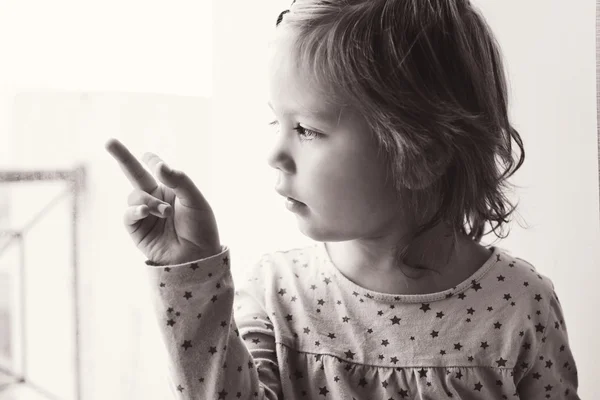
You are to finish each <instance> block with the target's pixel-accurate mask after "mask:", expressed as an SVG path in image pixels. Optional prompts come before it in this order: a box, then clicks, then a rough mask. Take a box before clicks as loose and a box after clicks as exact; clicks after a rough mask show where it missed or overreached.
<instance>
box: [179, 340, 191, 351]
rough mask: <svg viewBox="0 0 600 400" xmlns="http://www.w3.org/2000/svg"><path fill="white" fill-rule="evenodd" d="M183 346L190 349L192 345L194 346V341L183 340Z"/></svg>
mask: <svg viewBox="0 0 600 400" xmlns="http://www.w3.org/2000/svg"><path fill="white" fill-rule="evenodd" d="M181 347H183V348H184V349H186V350H187V349H189V348H190V347H192V341H191V340H185V341H184V342H183V344H182V345H181Z"/></svg>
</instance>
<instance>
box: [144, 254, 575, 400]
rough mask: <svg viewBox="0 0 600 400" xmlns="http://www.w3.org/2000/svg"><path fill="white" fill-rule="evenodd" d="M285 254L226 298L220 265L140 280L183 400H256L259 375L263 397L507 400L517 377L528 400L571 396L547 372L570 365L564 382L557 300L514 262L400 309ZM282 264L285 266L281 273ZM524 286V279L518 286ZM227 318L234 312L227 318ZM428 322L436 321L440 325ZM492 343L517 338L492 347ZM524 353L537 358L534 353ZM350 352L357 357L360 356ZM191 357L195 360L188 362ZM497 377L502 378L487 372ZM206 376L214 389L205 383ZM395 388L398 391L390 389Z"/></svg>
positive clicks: (565, 358) (308, 260)
mask: <svg viewBox="0 0 600 400" xmlns="http://www.w3.org/2000/svg"><path fill="white" fill-rule="evenodd" d="M286 254H287V253H279V255H278V256H277V258H274V257H271V256H270V255H269V256H266V257H265V258H264V259H261V263H260V265H258V266H257V267H256V269H254V270H252V271H248V272H250V275H249V279H247V280H245V279H244V280H242V281H240V282H239V285H236V287H235V289H236V291H235V292H234V291H233V290H231V289H232V288H233V286H232V279H231V276H229V275H227V274H228V272H227V271H223V268H222V260H223V259H224V257H218V258H217V259H216V260H215V259H214V258H213V259H212V260H211V261H210V262H205V261H199V262H196V263H189V264H187V265H185V266H184V267H180V266H177V268H173V269H172V270H171V272H170V275H169V276H168V277H169V279H168V280H166V279H165V278H166V277H167V275H165V271H164V267H161V268H155V269H154V270H153V271H157V272H151V273H153V274H155V277H156V280H155V281H154V282H155V283H154V285H152V286H151V289H152V290H153V293H155V295H156V296H160V300H161V303H160V304H165V305H168V306H169V308H168V309H167V312H164V311H163V312H161V313H160V314H161V315H160V322H161V323H160V328H161V329H162V330H163V331H164V332H165V333H167V335H166V336H165V337H167V338H172V339H169V340H167V345H168V348H169V352H170V355H171V357H173V359H174V361H175V364H174V365H176V374H177V375H178V378H177V379H176V380H175V382H176V385H177V383H181V385H179V386H181V388H182V389H183V387H184V386H185V397H186V398H202V397H207V396H208V397H211V398H213V399H219V400H220V399H224V400H230V399H233V398H239V399H245V398H256V399H258V398H259V392H257V391H255V389H254V390H253V389H251V388H253V387H259V386H256V382H255V379H256V376H260V378H261V380H262V379H265V381H264V382H261V383H264V384H265V389H266V388H267V387H269V388H270V387H273V388H278V390H280V392H281V396H282V397H286V398H287V397H290V398H304V399H307V400H308V399H312V398H320V399H324V400H327V398H329V399H333V398H334V397H339V395H338V393H352V392H353V391H355V393H356V394H355V396H357V397H356V399H358V400H360V399H361V398H364V400H374V399H388V400H391V399H393V400H400V399H402V400H406V399H409V398H413V397H414V396H415V393H418V392H419V390H421V391H423V393H427V396H429V397H431V398H436V399H437V398H440V399H442V398H458V397H465V398H466V397H469V396H468V394H469V393H470V394H471V396H470V397H478V395H479V397H481V396H484V397H486V398H488V397H489V398H498V399H500V398H506V399H508V398H509V396H510V395H509V393H505V392H501V391H500V390H502V389H505V388H507V387H509V386H508V384H510V383H511V382H513V380H514V379H517V377H518V378H519V379H521V381H522V382H524V383H526V384H527V385H531V388H530V389H529V390H530V392H529V393H544V394H547V395H548V397H549V398H555V397H561V395H562V394H563V393H565V392H567V391H568V390H571V391H573V388H572V387H571V386H568V385H569V383H564V382H569V379H571V378H569V376H567V375H564V374H562V372H559V371H567V369H570V372H569V373H570V374H571V376H573V375H574V373H573V371H574V370H575V369H574V364H573V361H572V359H571V358H570V356H571V355H570V353H569V347H568V343H567V342H566V340H565V339H562V340H560V341H557V337H562V336H561V335H564V332H566V327H565V326H563V322H562V319H561V315H560V313H558V314H556V315H548V314H547V310H550V312H556V311H555V310H556V308H553V307H549V306H550V304H549V303H550V302H551V301H552V302H554V303H556V302H557V299H555V298H554V296H555V295H556V294H555V293H553V292H552V291H551V290H548V291H546V289H547V287H546V286H545V285H546V281H544V282H539V283H538V282H537V280H536V281H533V279H532V278H531V277H532V276H534V275H529V273H530V272H524V269H523V268H522V264H519V263H515V268H514V269H513V270H510V269H508V264H509V261H502V263H501V264H498V265H495V266H494V265H492V266H491V267H490V272H489V273H487V274H484V275H481V277H480V278H479V279H478V280H472V279H469V281H468V282H469V283H470V285H468V287H467V289H463V292H462V293H456V287H455V288H453V289H452V290H448V291H447V292H446V293H444V294H443V295H441V296H439V295H437V294H436V295H435V296H429V295H423V296H422V298H419V300H417V301H416V302H415V301H414V300H409V301H405V298H407V297H410V296H395V295H394V296H388V295H384V296H377V297H376V298H375V297H374V296H373V295H371V294H370V293H365V292H364V291H362V290H360V289H358V288H356V286H355V288H354V289H353V288H352V286H349V287H348V285H346V286H344V285H343V284H342V283H343V280H344V278H343V277H342V278H341V279H342V280H338V279H331V278H333V276H332V275H330V273H332V272H333V273H335V274H337V272H336V271H335V270H333V269H331V265H329V266H324V265H319V262H329V260H328V259H327V258H324V257H321V256H320V255H319V257H321V258H319V257H313V254H312V253H311V254H308V253H307V255H306V256H299V254H300V252H298V251H291V252H290V253H289V255H286ZM503 258H504V257H503ZM292 259H293V260H295V261H294V262H293V266H292V268H286V267H289V266H290V265H291V264H292ZM228 262H229V261H228ZM284 263H285V264H284ZM194 264H195V265H194ZM303 267H304V268H310V270H303V269H302V268H303ZM517 267H519V268H517ZM494 269H495V271H494ZM203 271H205V272H203ZM217 271H223V272H219V273H217ZM300 271H302V273H300ZM527 271H528V270H527ZM212 273H214V275H215V276H214V277H212ZM534 274H535V273H534ZM217 275H218V276H217ZM315 277H316V278H315ZM528 279H532V282H533V283H532V284H530V285H526V284H524V283H523V282H527V280H528ZM160 283H162V284H163V285H160V287H159V284H160ZM183 283H185V285H183ZM236 283H238V282H236ZM461 287H463V288H464V287H465V285H461ZM471 289H472V290H473V291H472V292H470V291H469V290H471ZM516 289H519V290H516ZM292 292H293V293H292ZM478 292H482V293H481V294H479V293H478ZM469 293H471V294H472V295H469ZM475 293H477V295H476V294H475ZM513 295H514V296H513ZM517 295H518V296H517ZM536 295H538V297H536ZM234 297H235V301H234V305H233V306H232V305H231V304H232V303H231V301H230V300H233V299H234ZM415 298H417V297H415ZM325 299H327V300H325ZM482 299H485V300H483V301H481V300H482ZM516 302H519V307H516ZM509 304H510V305H511V307H508V305H509ZM475 307H477V308H475ZM165 308H166V307H165ZM230 308H231V310H230ZM163 310H164V309H163ZM176 310H178V311H176ZM232 310H236V315H235V320H234V318H233V314H232V313H231V312H232ZM485 310H487V311H485ZM428 311H432V313H431V316H430V315H429V314H427V313H428ZM349 314H351V315H353V317H350V315H349ZM465 314H467V315H465ZM475 314H477V317H475ZM528 314H529V318H526V317H528ZM201 318H202V319H201ZM465 318H466V321H467V322H469V321H470V323H469V324H467V323H465ZM545 321H548V322H547V323H546V322H545ZM400 322H402V324H401V323H400ZM439 322H444V324H443V327H442V326H440V325H441V324H440V323H439ZM542 324H546V325H547V326H544V325H542ZM175 325H176V326H177V328H174V326H175ZM394 325H398V327H395V326H394ZM238 326H239V327H240V329H239V330H238V329H237V327H238ZM265 327H266V328H265ZM552 327H553V328H554V329H552ZM515 328H516V329H515ZM400 330H402V333H400V332H399V331H400ZM234 332H235V333H236V334H235V335H234V334H233V333H234ZM242 333H243V337H244V339H242V336H241V335H242ZM535 333H537V335H536V334H535ZM503 335H512V336H511V337H513V339H517V340H512V341H509V342H506V346H505V345H502V346H500V345H499V341H500V340H502V338H501V336H503ZM275 337H277V338H283V339H284V341H286V343H285V346H279V345H278V344H277V342H274V341H273V338H275ZM356 337H358V338H359V341H358V342H357V341H356ZM196 338H202V339H201V342H197V340H200V339H196ZM188 339H191V340H188ZM525 340H527V341H525ZM236 341H239V343H240V344H241V347H240V345H239V344H237V342H236ZM429 341H431V342H429ZM462 342H465V345H463V344H462ZM198 343H200V344H198ZM433 343H435V345H434V346H431V344H433ZM502 343H504V342H502ZM544 343H547V344H546V345H543V346H542V344H544ZM227 345H230V346H229V347H230V348H232V350H231V351H227V350H226V349H227V347H228V346H227ZM221 349H223V350H221ZM344 349H346V350H344ZM358 349H360V350H358ZM488 349H489V350H488ZM534 349H535V350H536V351H537V349H540V352H539V353H535V355H534V353H533V352H534ZM190 350H191V351H190ZM246 350H247V351H248V352H246ZM354 350H357V351H360V357H358V353H357V352H354ZM204 352H207V353H204ZM259 352H261V353H259ZM338 353H339V354H338ZM202 354H204V356H202ZM336 354H337V356H336ZM472 354H473V355H475V356H477V362H476V363H475V362H474V359H475V357H474V356H473V355H472ZM213 355H214V356H215V357H212V356H213ZM256 355H259V356H258V357H257V358H254V357H256ZM505 355H506V356H507V357H506V359H505V358H504V356H505ZM191 357H194V360H195V361H194V365H198V368H193V369H187V368H186V370H185V371H184V370H183V369H182V366H183V365H190V362H191ZM198 357H199V358H200V359H204V361H202V362H200V363H198V361H197V360H198ZM254 360H256V363H255V361H254ZM281 360H289V361H290V362H289V363H281ZM408 360H412V361H408ZM432 360H433V361H432ZM467 360H468V361H469V363H467ZM509 360H511V361H509ZM512 360H517V361H512ZM401 361H402V362H401ZM246 362H247V364H246ZM410 362H414V363H415V364H413V365H411V364H410ZM511 363H514V365H513V364H511ZM315 364H316V365H315ZM228 365H229V367H228ZM246 365H247V367H246ZM415 365H418V366H415ZM421 365H423V366H421ZM425 365H429V367H428V368H425ZM490 367H491V368H490ZM466 368H468V371H469V374H465V370H466ZM252 369H254V370H255V371H252ZM500 369H504V372H502V374H500V373H499V372H497V371H499V370H500ZM385 371H392V373H393V376H394V379H390V375H387V376H385V375H383V373H384V372H385ZM257 372H258V373H259V374H258V375H257V374H256V373H257ZM385 373H386V374H387V372H385ZM217 374H218V375H219V376H222V377H223V378H224V380H223V381H221V382H227V384H226V387H224V386H220V385H221V384H218V383H217V382H216V381H214V378H213V377H214V376H217ZM378 374H380V375H378ZM412 374H414V375H413V377H412V379H410V376H411V375H412ZM450 374H451V375H450ZM535 374H538V375H539V378H537V379H536V376H538V375H535ZM446 375H447V376H446ZM203 376H204V377H207V378H206V381H204V380H203V379H204V378H202V377H203ZM378 376H381V379H377V377H378ZM415 376H416V379H415ZM209 377H210V378H209ZM198 378H200V379H198ZM384 378H387V379H385V380H384ZM396 378H397V379H396ZM273 379H280V380H281V382H277V383H276V382H275V381H273ZM375 379H377V380H375ZM447 379H451V380H455V383H456V385H457V386H454V387H455V388H457V389H454V388H453V387H452V386H445V385H444V384H442V383H441V382H444V380H447ZM285 380H287V382H285ZM309 382H310V383H309ZM402 382H405V384H407V385H409V386H408V387H403V386H401V384H402ZM184 383H185V385H184ZM271 384H273V386H266V385H271ZM217 385H219V386H217ZM250 385H252V386H250ZM331 385H334V386H335V389H334V390H333V391H330V389H329V387H330V386H331ZM458 385H460V387H461V389H462V390H464V392H465V394H464V395H462V396H458V394H457V393H458V392H455V391H454V390H458V387H459V386H458ZM533 385H537V386H533ZM511 387H512V386H511ZM261 391H262V389H261ZM359 393H360V395H359ZM265 394H266V391H265ZM260 395H261V396H263V394H262V393H261V394H260ZM519 395H520V398H525V397H527V396H524V394H523V393H517V394H516V395H515V396H513V397H514V398H516V397H519ZM182 397H183V395H182ZM564 397H567V396H564ZM349 398H352V396H351V395H350V396H349Z"/></svg>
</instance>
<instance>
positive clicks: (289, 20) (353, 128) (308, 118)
mask: <svg viewBox="0 0 600 400" xmlns="http://www.w3.org/2000/svg"><path fill="white" fill-rule="evenodd" d="M277 25H278V27H277V33H276V40H275V42H274V53H273V54H274V56H273V58H272V62H273V64H272V65H273V66H274V68H273V72H272V74H271V76H270V79H271V91H270V96H271V103H272V104H273V106H274V110H275V111H276V113H277V116H278V120H279V124H280V128H281V132H282V134H281V135H280V136H279V137H278V143H277V146H278V147H277V148H276V151H275V152H274V153H273V155H272V157H271V165H272V166H274V167H275V168H279V169H280V170H281V171H282V172H283V173H282V174H280V175H281V176H282V177H281V179H280V180H281V182H280V186H281V188H280V189H281V190H282V191H283V192H285V194H286V195H289V196H291V197H294V195H297V196H299V197H298V199H299V200H300V201H303V202H306V203H307V207H308V208H305V209H304V211H306V212H308V211H311V210H312V211H314V213H315V214H316V217H318V216H319V211H322V215H321V216H323V220H322V222H323V225H322V226H320V227H318V228H315V226H313V228H315V229H316V230H314V231H313V232H312V234H311V232H306V233H308V234H309V235H310V236H313V237H314V238H316V239H318V240H329V241H336V240H348V239H350V238H356V237H357V235H359V236H360V234H361V233H362V234H366V233H373V232H369V230H370V229H375V226H376V225H378V224H384V222H385V221H390V220H392V221H393V223H397V222H400V221H401V222H402V223H404V224H405V225H406V226H411V227H413V228H416V227H421V229H419V230H418V231H419V233H420V232H422V231H424V230H426V229H428V228H431V227H433V226H436V225H439V223H442V222H443V223H446V224H448V226H450V227H451V228H452V229H453V230H454V231H455V233H464V234H466V235H467V236H469V237H471V238H472V239H474V240H476V241H479V240H480V239H481V236H482V235H483V233H484V232H483V230H484V225H485V224H486V223H488V224H490V226H491V227H492V230H494V231H496V230H497V229H498V228H500V227H501V226H502V224H503V223H504V222H507V218H508V217H509V215H510V214H511V213H512V212H513V211H514V208H515V207H514V206H512V204H511V203H510V202H509V200H508V199H507V197H506V196H505V194H504V193H503V190H504V189H505V188H506V187H507V186H508V183H507V182H506V179H507V178H509V177H510V176H511V175H512V174H513V173H514V172H516V170H517V169H518V168H519V167H520V166H521V164H522V162H523V161H524V149H523V145H522V141H521V138H520V136H519V133H518V132H517V131H516V130H515V129H514V128H513V127H512V126H511V124H510V122H509V118H508V105H507V100H508V99H507V88H506V78H505V72H504V68H503V65H502V60H501V53H500V49H499V45H498V44H497V43H496V41H495V39H494V37H493V35H492V33H491V30H490V28H489V27H488V25H487V24H486V22H485V20H484V18H483V17H482V16H481V15H480V13H479V12H478V11H477V10H475V9H474V8H473V7H472V6H471V4H470V3H469V2H468V1H467V0H329V1H326V0H298V1H295V2H294V4H293V5H292V7H291V8H290V10H289V12H285V13H282V15H280V17H279V19H278V21H277ZM300 103H303V104H300ZM307 108H308V109H309V110H307ZM287 111H293V112H294V113H295V114H289V115H288V114H284V113H286V112H287ZM310 111H320V112H328V113H329V114H334V115H329V118H328V119H322V118H321V119H319V117H318V116H316V114H315V113H310ZM280 117H281V118H280ZM337 122H339V126H338V125H337ZM295 128H296V129H297V130H298V129H300V130H302V129H303V128H313V130H319V131H321V132H322V133H324V135H323V136H321V137H316V138H313V139H312V140H311V141H310V142H307V143H302V144H299V143H300V142H299V141H298V140H297V139H293V138H294V136H292V134H297V133H295V132H294V129H295ZM309 134H310V133H309ZM512 139H514V140H515V142H516V144H517V145H518V147H519V148H520V153H521V154H520V158H519V159H518V160H515V159H514V158H513V154H512V146H511V140H512ZM361 149H362V151H359V150H361ZM496 157H498V160H497V158H496ZM287 191H304V192H303V193H289V192H287ZM323 191H325V196H324V195H323ZM330 191H331V192H336V191H337V193H338V195H334V194H333V193H329V192H330ZM303 196H305V197H304V199H305V200H303ZM309 200H310V202H309ZM332 201H333V204H332V203H331V202H332ZM311 203H312V204H311ZM299 210H300V211H302V209H299ZM326 214H327V215H329V217H328V218H325V215H326ZM392 215H394V216H395V217H394V218H392V219H390V217H391V216H392ZM400 215H401V216H400ZM300 217H306V216H300ZM301 220H302V218H301ZM336 221H337V222H336ZM312 222H314V221H312ZM325 222H335V223H336V224H338V225H336V229H337V228H340V227H341V228H340V229H338V230H337V231H338V233H339V232H341V233H339V234H338V235H337V236H336V234H335V232H333V228H331V231H327V229H326V228H325V227H324V226H325V225H324V224H325ZM305 223H308V222H306V221H305ZM384 225H385V224H384ZM467 227H468V228H467ZM361 229H362V230H363V232H361ZM413 233H414V232H413ZM334 236H335V237H334Z"/></svg>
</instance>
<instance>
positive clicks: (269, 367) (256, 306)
mask: <svg viewBox="0 0 600 400" xmlns="http://www.w3.org/2000/svg"><path fill="white" fill-rule="evenodd" d="M147 264H148V272H149V277H150V284H151V294H152V299H153V303H154V308H155V311H156V316H157V320H158V323H159V327H160V330H161V333H162V337H163V340H164V342H165V345H166V348H167V352H168V354H169V358H170V364H169V371H170V377H171V381H172V387H173V389H174V393H175V396H176V398H177V399H269V400H274V399H277V398H278V395H279V392H280V386H279V385H280V384H279V378H278V370H277V362H276V360H277V359H276V355H275V344H274V343H275V341H274V338H273V330H272V325H269V324H268V317H267V316H266V313H265V312H264V311H261V310H264V307H262V306H261V304H260V299H256V298H255V297H253V296H244V303H245V305H248V306H249V310H252V311H250V314H252V316H250V314H246V317H244V318H243V319H241V320H238V321H236V320H235V319H234V314H233V308H234V307H233V305H234V293H235V288H234V283H233V278H232V275H231V269H230V262H229V249H227V248H226V247H223V251H222V252H221V253H220V254H217V255H215V256H213V257H210V258H206V259H203V260H198V261H195V262H190V263H186V264H181V265H173V266H155V265H152V264H151V263H149V262H147ZM242 296H243V295H242ZM253 317H256V318H253ZM265 322H266V323H265ZM238 325H239V326H240V329H238ZM240 331H242V332H247V333H245V334H244V333H241V332H240ZM243 337H244V338H245V339H246V341H245V342H244V339H243ZM249 347H250V348H251V349H252V350H251V351H252V353H251V351H250V350H249Z"/></svg>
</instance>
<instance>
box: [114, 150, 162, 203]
mask: <svg viewBox="0 0 600 400" xmlns="http://www.w3.org/2000/svg"><path fill="white" fill-rule="evenodd" d="M104 147H105V148H106V150H107V151H108V152H109V153H110V154H111V155H112V156H113V157H114V158H115V159H116V160H117V161H118V163H119V166H120V167H121V169H122V170H123V172H124V173H125V176H126V177H127V179H129V182H131V184H132V185H133V186H134V187H135V188H136V189H140V190H143V191H144V192H147V193H151V192H153V191H154V190H155V189H156V188H157V187H158V184H157V183H156V180H155V179H154V177H153V176H152V175H151V174H150V173H149V172H148V171H147V170H146V169H145V168H144V166H143V165H142V164H141V163H140V162H139V161H138V159H137V158H135V156H134V155H133V154H131V152H130V151H129V150H128V149H127V147H125V145H123V143H121V142H119V141H118V140H117V139H114V138H111V139H109V141H108V142H106V144H105V146H104Z"/></svg>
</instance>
